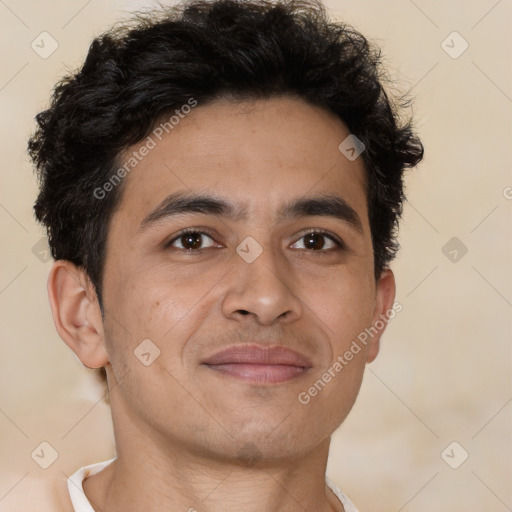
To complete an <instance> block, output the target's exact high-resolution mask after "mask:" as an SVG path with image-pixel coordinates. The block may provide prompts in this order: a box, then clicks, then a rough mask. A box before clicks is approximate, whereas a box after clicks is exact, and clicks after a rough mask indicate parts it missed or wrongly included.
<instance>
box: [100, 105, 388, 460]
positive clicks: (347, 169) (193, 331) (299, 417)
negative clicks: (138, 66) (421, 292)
mask: <svg viewBox="0 0 512 512" xmlns="http://www.w3.org/2000/svg"><path fill="white" fill-rule="evenodd" d="M349 133H350V132H349V131H348V129H347V128H346V126H345V125H344V124H343V123H342V122H341V121H340V120H338V119H336V118H334V117H332V116H331V115H330V114H329V113H327V112H325V111H323V110H322V109H320V108H317V107H314V106H310V105H308V104H306V103H305V102H303V101H301V100H299V99H293V98H274V99H270V100H258V101H251V102H239V103H233V102H231V103H230V102H227V101H222V102H215V103H212V104H209V105H205V106H201V105H199V106H197V107H196V108H195V109H192V111H191V112H190V113H189V114H188V115H187V116H184V118H183V119H180V121H179V123H178V124H177V125H175V126H174V128H173V129H172V131H169V133H165V131H164V132H163V134H159V138H161V140H159V138H158V137H155V136H154V135H153V141H154V142H155V144H154V147H152V148H151V149H150V150H149V151H148V152H147V155H146V156H145V157H144V158H142V159H141V161H140V162H139V163H138V164H137V165H136V167H134V168H133V170H132V171H131V172H130V173H129V175H127V176H126V177H125V178H124V180H125V181H124V183H123V194H122V200H121V203H120V206H119V208H118V209H117V210H116V212H115V213H114V214H113V216H112V219H111V223H110V226H109V234H108V240H107V254H106V261H105V268H104V280H103V297H104V305H105V311H106V316H105V321H104V333H103V334H102V339H101V343H104V346H105V349H106V351H107V352H108V364H107V374H108V383H109V388H110V389H111V390H112V388H113V387H115V388H116V391H115V395H116V396H115V401H114V402H113V403H112V411H113V416H114V422H115V423H117V424H118V425H119V424H122V422H126V421H130V422H132V423H135V424H136V425H137V426H138V427H140V429H141V430H143V431H146V432H147V431H151V432H153V433H155V434H157V435H158V436H161V439H164V440H173V442H175V443H179V444H180V446H185V447H188V448H190V449H193V450H200V451H201V453H203V454H206V453H208V454H210V455H211V456H215V457H227V458H232V457H238V456H239V454H240V453H241V451H240V450H242V452H243V447H244V446H246V447H247V446H252V447H253V449H254V450H255V451H257V452H258V454H260V455H261V456H263V457H266V458H268V459H272V458H280V457H289V456H293V455H296V454H299V453H305V452H307V451H308V450H311V449H313V448H314V447H315V446H317V445H318V444H319V443H321V442H322V441H324V440H325V439H326V438H328V436H329V435H330V434H331V433H332V432H333V431H334V430H335V429H336V428H337V427H338V426H339V425H340V424H341V422H342V421H343V420H344V419H345V417H346V416H347V414H348V412H349V411H350V409H351V407H352V405H353V403H354V401H355V399H356V396H357V393H358V391H359V387H360V384H361V380H362V376H363V370H364V366H365V363H366V362H367V361H370V360H372V359H373V358H374V357H375V356H376V354H377V350H378V338H379V336H380V334H381V332H379V334H378V335H376V336H374V337H373V338H371V339H368V340H367V343H366V344H363V343H358V346H359V351H357V352H356V350H355V349H353V350H352V357H351V358H350V360H348V361H347V357H343V356H344V354H346V353H347V351H350V348H351V347H354V345H353V342H354V340H357V339H358V335H360V333H361V332H362V331H364V330H365V328H368V327H370V326H371V325H372V324H374V323H375V321H376V320H377V319H378V318H379V315H380V314H382V313H384V312H385V311H386V310H387V309H389V308H390V307H391V305H392V302H393V299H394V284H393V276H392V273H391V271H389V270H388V271H386V272H385V273H384V274H383V276H382V278H381V280H380V281H378V282H375V279H374V274H373V251H372V242H371V234H370V227H369V222H368V213H367V204H366V194H365V176H364V168H363V161H362V158H357V159H356V160H353V161H351V160H349V159H347V158H346V157H345V156H344V155H343V154H342V153H341V152H340V150H339V149H338V146H339V145H340V143H341V142H342V141H343V140H344V139H345V138H346V137H347V136H348V135H349ZM144 144H145V142H144V143H141V144H140V145H139V146H138V147H135V148H130V150H129V151H128V152H127V153H126V154H125V157H126V158H128V157H129V155H131V154H132V152H133V151H137V150H140V148H142V146H143V145H144ZM150 145H151V146H153V144H150ZM197 195H202V196H210V202H208V201H206V202H204V201H203V203H201V205H200V207H198V206H196V207H195V208H192V210H191V206H190V202H188V203H187V202H186V201H184V199H190V198H192V197H193V196H197ZM170 196H172V197H173V198H174V200H175V202H174V203H172V201H169V202H168V204H167V206H168V208H167V209H166V208H165V207H164V205H165V203H166V200H167V199H168V198H169V197H170ZM177 198H180V199H181V200H182V201H181V203H180V204H181V207H180V208H177V207H176V199H177ZM327 198H329V199H330V202H329V203H327V202H326V201H327ZM213 200H215V201H219V202H223V203H225V204H224V205H220V206H219V204H215V203H214V202H213ZM310 200H311V202H309V203H308V201H310ZM299 201H302V202H303V203H302V205H303V207H302V208H300V207H299V206H300V205H299V206H298V205H297V203H298V202H299ZM315 201H316V202H315ZM187 204H188V206H187ZM196 205H197V203H196ZM294 205H295V207H294ZM171 210H172V211H171ZM155 212H156V213H155ZM184 229H187V230H190V231H191V232H189V233H186V234H183V233H182V231H183V230H184ZM144 340H146V341H144ZM141 343H142V344H141ZM233 346H235V347H237V348H241V347H242V348H243V350H242V351H241V352H236V350H235V352H236V353H235V355H233V354H231V356H230V357H231V359H230V360H227V359H224V360H223V361H220V362H219V360H217V363H218V364H216V365H215V364H210V365H208V364H205V362H207V361H210V362H211V361H214V360H213V359H212V357H213V356H214V355H215V354H217V353H218V352H220V351H222V350H224V349H227V348H229V347H233ZM255 346H256V348H260V349H263V350H262V351H256V352H253V351H251V348H252V349H254V347H255ZM275 346H280V347H284V348H285V349H290V350H293V351H295V352H296V353H298V354H299V355H300V356H301V357H302V359H300V358H299V359H300V363H299V362H297V361H299V359H297V360H296V359H294V358H293V357H292V358H291V359H290V360H289V361H287V362H285V361H283V360H282V359H283V358H284V359H286V357H288V356H289V353H287V352H286V350H277V351H275V352H273V353H271V354H270V355H269V353H266V352H265V350H264V349H266V348H269V347H275ZM246 349H248V350H246ZM262 354H264V355H263V356H262ZM265 354H266V355H265ZM259 356H261V357H263V358H264V357H267V356H268V357H270V359H268V360H267V359H265V360H263V359H262V360H261V361H259V363H260V364H259V365H258V364H254V360H249V361H247V360H245V359H243V358H244V357H249V358H250V357H259ZM237 357H238V358H239V359H236V358H237ZM272 357H274V359H272ZM339 357H342V358H343V361H344V363H343V364H342V363H340V364H342V369H341V370H340V369H339V366H336V365H335V362H336V361H340V359H339ZM240 358H241V359H240ZM279 358H281V359H279ZM214 362H215V361H214ZM262 362H266V363H269V364H267V365H264V364H261V363H262ZM290 362H292V363H293V364H288V363H290ZM220 363H223V364H220ZM333 365H334V366H333ZM329 370H330V375H331V378H330V379H328V378H325V377H324V379H323V380H322V375H325V373H326V372H329ZM319 379H320V380H322V382H323V385H322V384H318V381H319ZM326 381H327V382H326ZM315 383H317V384H316V388H315ZM312 388H314V389H316V392H315V391H314V390H313V391H311V389H312ZM308 398H309V399H308Z"/></svg>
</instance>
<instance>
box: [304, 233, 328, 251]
mask: <svg viewBox="0 0 512 512" xmlns="http://www.w3.org/2000/svg"><path fill="white" fill-rule="evenodd" d="M305 239H306V240H305V244H304V245H305V246H306V247H307V248H308V249H315V248H316V249H321V248H322V247H323V245H324V244H323V238H322V235H321V234H319V233H310V234H309V235H307V236H306V237H305ZM318 242H320V244H318ZM318 245H319V246H318Z"/></svg>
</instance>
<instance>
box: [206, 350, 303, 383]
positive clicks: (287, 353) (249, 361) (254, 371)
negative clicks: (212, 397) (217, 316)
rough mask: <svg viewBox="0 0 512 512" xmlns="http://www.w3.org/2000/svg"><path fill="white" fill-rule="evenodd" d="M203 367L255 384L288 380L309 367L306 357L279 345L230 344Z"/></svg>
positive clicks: (210, 358)
mask: <svg viewBox="0 0 512 512" xmlns="http://www.w3.org/2000/svg"><path fill="white" fill-rule="evenodd" d="M203 364H204V365H206V366H207V367H209V368H210V369H212V370H215V371H218V372H220V373H223V374H225V375H229V376H231V377H236V378H239V379H243V380H249V381H253V382H258V383H265V382H268V383H275V382H283V381H286V380H290V379H292V378H295V377H297V376H299V375H302V374H303V373H305V372H306V371H307V370H308V369H309V368H311V366H312V365H311V361H310V360H309V358H308V357H306V356H305V355H303V354H300V353H299V352H296V351H294V350H291V349H289V348H286V347H283V346H272V347H261V346H258V345H233V346H231V347H228V348H226V349H224V350H221V351H220V352H217V353H216V354H214V355H213V356H211V357H209V358H208V359H206V360H205V361H203Z"/></svg>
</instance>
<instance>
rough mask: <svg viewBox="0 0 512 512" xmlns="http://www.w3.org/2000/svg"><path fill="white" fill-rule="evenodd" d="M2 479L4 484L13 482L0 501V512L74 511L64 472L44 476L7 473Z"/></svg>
mask: <svg viewBox="0 0 512 512" xmlns="http://www.w3.org/2000/svg"><path fill="white" fill-rule="evenodd" d="M20 478H21V479H20ZM2 480H3V483H4V484H5V483H6V482H7V481H9V482H13V483H12V485H10V486H9V485H6V487H7V489H6V490H5V491H4V493H3V494H4V497H3V499H2V500H1V501H0V512H20V510H23V512H73V511H74V509H73V504H72V503H71V499H70V496H69V491H68V486H67V477H66V475H65V474H64V473H62V474H60V475H59V474H58V473H55V474H53V475H48V476H44V477H41V476H33V475H30V474H28V475H26V476H25V477H16V476H14V475H10V476H9V475H5V477H4V478H2ZM9 489H10V490H9ZM6 493H7V494H6Z"/></svg>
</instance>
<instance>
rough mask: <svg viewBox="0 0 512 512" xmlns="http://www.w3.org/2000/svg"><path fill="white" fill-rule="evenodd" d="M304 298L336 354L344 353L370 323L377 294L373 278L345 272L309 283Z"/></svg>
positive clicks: (305, 288)
mask: <svg viewBox="0 0 512 512" xmlns="http://www.w3.org/2000/svg"><path fill="white" fill-rule="evenodd" d="M301 296H302V297H304V298H305V303H306V304H307V305H308V306H309V307H310V308H311V310H312V311H313V312H314V313H315V316H316V317H317V318H318V319H319V320H320V323H319V325H320V326H321V327H322V328H324V329H325V331H326V333H327V334H328V336H329V337H330V338H331V340H332V343H331V345H332V348H333V351H335V352H338V353H339V352H340V351H344V347H345V346H346V345H347V343H348V344H349V345H350V342H351V340H352V339H354V338H355V337H357V336H358V334H359V333H360V332H361V331H363V330H364V329H365V328H366V327H367V326H368V325H369V324H370V322H371V318H372V312H373V308H374V306H375V294H374V289H373V286H372V281H371V277H368V274H367V273H365V272H360V273H354V272H351V271H350V270H349V269H347V268H343V269H341V270H340V271H339V272H336V273H335V274H330V275H328V276H326V277H325V278H324V279H319V280H318V279H315V280H311V281H309V283H308V284H307V285H305V286H303V287H302V292H301Z"/></svg>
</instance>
